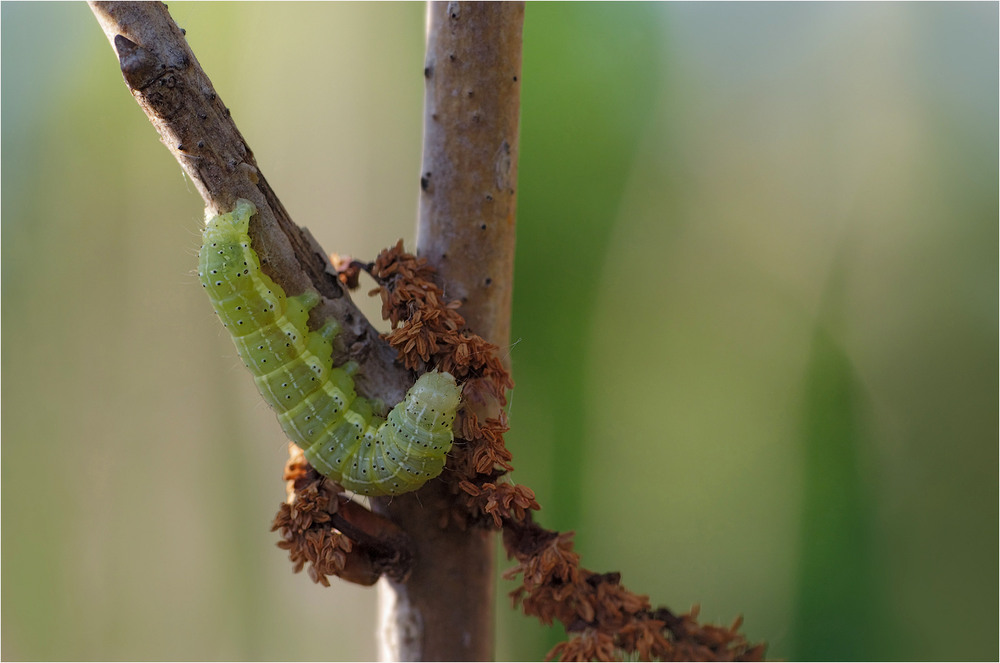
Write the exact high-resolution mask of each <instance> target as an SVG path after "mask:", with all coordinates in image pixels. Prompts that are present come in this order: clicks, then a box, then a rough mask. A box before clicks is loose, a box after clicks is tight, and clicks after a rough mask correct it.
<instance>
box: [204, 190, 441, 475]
mask: <svg viewBox="0 0 1000 663" xmlns="http://www.w3.org/2000/svg"><path fill="white" fill-rule="evenodd" d="M255 212H256V208H255V207H254V205H253V203H251V202H250V201H248V200H243V199H240V200H238V201H237V202H236V209H234V210H233V211H232V212H230V213H229V214H222V215H219V216H215V217H213V218H212V219H210V220H209V221H208V222H207V223H206V225H205V230H204V233H203V234H204V243H203V245H202V247H201V252H200V255H199V264H198V277H199V279H201V283H202V285H203V286H204V287H205V290H206V291H207V292H208V296H209V299H211V301H212V306H213V307H215V311H216V313H217V314H218V315H219V319H221V320H222V324H223V325H224V326H225V327H226V329H228V330H229V333H230V334H231V335H232V337H233V343H235V345H236V350H237V352H238V353H239V355H240V358H241V359H242V360H243V363H244V364H245V365H246V367H247V368H249V369H250V372H251V373H253V376H254V381H255V382H256V383H257V388H258V389H259V390H260V393H261V396H263V397H264V400H265V401H267V403H268V404H269V405H270V406H271V407H272V408H274V410H275V411H276V412H277V414H278V422H279V423H280V424H281V427H282V429H283V430H284V431H285V434H286V435H287V436H288V437H289V439H291V440H292V441H293V442H294V443H295V444H297V445H299V446H300V447H301V448H302V449H303V451H304V452H305V456H306V459H307V460H308V461H309V463H310V464H311V465H312V466H313V467H314V468H316V470H317V471H319V472H320V473H322V474H324V475H326V476H328V477H330V478H332V479H334V480H336V481H339V482H340V483H341V484H342V485H343V486H344V487H345V488H347V489H349V490H353V491H355V492H357V493H361V494H363V495H396V494H399V493H406V492H409V491H412V490H416V489H417V488H419V487H420V486H422V485H424V483H426V482H427V481H428V480H429V479H432V478H434V477H436V476H437V475H439V474H440V473H441V470H442V469H444V463H445V457H446V455H447V454H448V451H449V450H450V449H451V444H452V439H453V434H452V424H453V423H454V421H455V412H456V411H457V410H458V402H459V393H460V390H459V388H458V386H457V385H456V383H455V378H454V377H452V376H451V375H450V374H449V373H438V372H431V373H425V374H423V375H421V376H420V378H419V379H418V380H417V382H416V384H414V385H413V387H411V388H410V390H409V391H408V392H406V396H405V398H403V400H402V401H401V402H400V403H399V404H398V405H396V407H394V408H392V410H391V411H390V412H389V414H388V416H387V417H386V418H385V419H382V418H381V417H379V416H376V414H375V412H374V406H373V405H372V403H371V402H369V401H368V400H367V399H365V398H362V397H360V396H358V395H357V393H355V390H354V379H353V378H352V376H353V375H354V373H356V372H357V370H358V366H357V364H356V363H354V362H347V363H346V364H343V365H342V366H334V365H333V357H332V355H333V339H334V337H335V336H336V335H337V332H338V330H339V327H338V325H337V323H336V321H334V320H329V321H327V322H326V324H324V325H323V327H322V328H321V329H319V330H318V331H311V330H310V329H309V328H308V327H307V326H306V320H307V319H308V317H309V310H310V309H311V308H312V307H314V306H315V305H316V304H317V303H318V302H319V295H317V294H316V293H315V292H312V291H307V292H305V293H303V294H301V295H296V296H294V297H287V296H286V295H285V292H284V291H283V290H282V289H281V287H280V286H279V285H278V284H276V283H275V282H274V281H272V280H271V278H270V277H268V276H267V274H264V273H263V272H262V271H261V269H260V260H259V259H258V258H257V254H256V252H254V250H253V249H252V248H250V236H249V234H248V231H249V224H250V217H251V216H253V215H254V213H255Z"/></svg>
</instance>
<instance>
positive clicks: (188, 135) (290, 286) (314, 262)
mask: <svg viewBox="0 0 1000 663" xmlns="http://www.w3.org/2000/svg"><path fill="white" fill-rule="evenodd" d="M89 4H90V8H91V10H92V11H93V13H94V15H95V16H96V17H97V20H98V22H99V23H100V24H101V27H102V28H103V30H104V32H105V34H106V35H107V37H108V40H109V41H110V42H111V45H112V47H113V48H114V50H115V53H116V54H117V56H118V60H119V64H120V66H121V70H122V75H123V76H124V78H125V84H126V85H127V86H128V88H129V91H130V92H132V95H133V96H134V97H135V100H136V101H137V102H138V104H139V106H140V107H141V108H142V110H143V111H144V112H145V113H146V115H147V117H148V118H149V121H150V122H151V123H152V124H153V126H154V127H155V128H156V130H157V132H158V133H159V134H160V138H161V140H162V141H163V144H164V145H165V146H166V147H167V149H168V150H170V152H171V154H173V156H174V158H176V159H177V162H178V163H179V164H180V165H181V167H182V168H183V169H184V172H185V173H187V175H188V176H189V177H190V178H191V181H192V182H193V183H194V185H195V187H196V188H197V189H198V192H199V193H200V194H201V197H202V198H203V199H204V201H205V205H206V208H207V209H208V210H209V211H210V212H212V213H218V212H228V211H230V210H231V209H233V207H234V206H235V202H236V199H237V198H247V199H249V200H251V201H252V202H253V203H254V204H255V205H256V206H257V212H258V213H257V215H256V216H254V218H253V221H252V222H251V233H250V234H251V236H252V237H253V242H254V249H255V250H256V251H257V253H258V255H260V257H261V264H262V268H263V269H264V271H265V272H267V273H268V274H269V275H270V276H271V277H272V278H273V279H274V280H275V281H276V282H277V283H278V284H279V285H281V286H282V288H284V290H285V292H287V293H289V294H298V293H301V292H303V291H305V290H306V289H307V288H312V289H314V290H316V291H317V292H319V293H320V295H322V301H321V303H320V304H319V305H318V306H317V307H316V308H315V309H314V310H313V311H312V317H313V318H314V321H319V320H324V319H327V318H330V317H333V318H336V319H337V321H338V322H340V324H341V327H342V328H343V331H342V332H341V333H340V334H339V335H338V337H337V343H336V345H337V347H336V348H335V350H334V352H335V353H336V354H337V355H338V357H337V359H338V360H339V361H343V360H344V359H346V358H347V355H350V357H351V358H352V359H354V360H355V361H357V362H358V363H360V364H361V371H360V372H359V375H358V376H357V377H358V380H357V382H358V389H359V391H360V392H361V393H362V394H364V395H365V396H369V397H372V398H379V399H381V400H383V401H384V402H386V403H396V402H398V401H399V400H401V399H402V397H403V394H404V393H405V391H406V389H407V387H408V386H409V382H410V377H409V375H408V373H407V371H404V370H403V369H402V368H401V367H400V366H398V365H397V364H395V352H394V351H393V350H392V349H391V348H390V347H389V346H388V345H387V344H386V343H384V342H383V341H382V340H381V339H380V338H379V336H378V333H377V332H376V331H375V329H374V328H373V327H372V326H371V325H370V324H369V323H368V321H367V320H366V319H365V317H364V315H362V314H361V312H360V311H359V310H358V309H357V308H356V307H355V305H354V303H353V302H352V301H351V298H350V297H349V296H348V295H347V293H346V291H345V290H344V289H343V288H342V287H341V285H340V282H339V281H338V280H337V278H336V275H335V274H334V272H333V269H332V267H331V266H330V261H329V259H328V257H327V254H326V252H325V251H323V249H322V248H321V247H320V246H319V245H318V244H317V243H316V241H315V240H314V239H313V238H312V235H311V234H310V233H309V232H308V231H307V230H305V229H302V228H299V227H298V226H297V225H295V223H294V222H293V221H292V220H291V217H290V216H289V214H288V212H287V210H285V207H284V206H283V205H282V204H281V201H280V200H279V199H278V197H277V195H276V194H275V193H274V191H273V190H272V189H271V187H270V185H268V183H267V180H266V179H264V175H263V173H261V171H260V169H259V168H258V167H257V162H256V159H255V158H254V155H253V151H252V150H251V149H250V148H249V146H248V145H247V143H246V141H245V140H244V138H243V135H242V134H241V133H240V131H239V129H238V128H237V127H236V124H235V122H233V119H232V116H231V114H230V111H229V109H228V108H227V107H226V106H225V104H224V103H223V102H222V99H221V98H220V97H219V95H218V94H217V93H216V92H215V88H214V87H213V86H212V82H211V80H209V78H208V76H207V75H206V74H205V72H204V71H203V70H202V68H201V65H200V64H199V63H198V59H197V58H196V57H195V56H194V53H193V52H192V51H191V48H190V47H189V46H188V43H187V40H186V39H185V38H184V33H183V31H182V30H181V29H180V28H179V27H178V26H177V24H176V23H175V22H174V20H173V19H172V18H171V17H170V14H169V12H168V11H167V7H166V5H164V4H162V3H160V2H90V3H89Z"/></svg>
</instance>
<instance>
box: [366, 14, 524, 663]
mask: <svg viewBox="0 0 1000 663" xmlns="http://www.w3.org/2000/svg"><path fill="white" fill-rule="evenodd" d="M523 22H524V5H523V3H520V2H512V3H501V2H488V3H473V2H447V3H446V2H434V3H431V4H430V5H429V8H428V31H427V57H426V61H425V63H424V77H425V79H426V94H425V102H424V154H423V164H422V171H421V178H420V185H421V204H420V218H419V223H418V226H417V251H418V253H419V254H420V255H421V256H423V257H425V258H427V259H428V260H429V262H430V263H431V264H432V265H434V266H435V267H437V269H438V270H439V273H440V275H441V282H442V284H443V286H444V288H445V293H446V295H447V296H448V298H449V299H459V300H461V301H462V304H463V305H462V308H461V309H460V312H461V313H462V315H463V316H464V317H465V319H466V321H467V323H468V326H469V328H470V329H471V330H472V331H475V332H476V333H477V334H479V335H480V336H482V337H484V338H485V339H487V340H488V341H490V342H492V343H494V344H496V345H498V346H500V347H506V345H507V344H508V342H509V336H510V303H511V291H512V287H513V271H514V220H515V208H516V202H517V193H516V184H517V156H518V136H519V117H520V98H521V95H520V89H521V88H520V85H521V81H520V79H521V28H522V25H523ZM493 416H496V413H494V415H493ZM449 499H450V496H449V495H447V494H446V491H445V487H444V483H442V482H440V481H432V482H430V483H429V484H428V485H427V486H425V487H424V489H422V490H420V491H418V492H417V493H411V494H407V495H402V496H399V497H396V498H394V499H392V500H379V501H378V502H379V503H378V504H376V505H375V508H376V509H378V510H380V511H382V512H384V513H388V514H389V515H390V516H391V517H392V519H393V520H394V521H395V522H397V523H399V524H400V525H402V526H403V527H404V528H405V529H406V530H407V531H408V532H409V533H410V535H411V536H412V537H413V539H414V541H416V542H417V544H416V545H417V559H416V563H415V566H414V570H413V573H412V575H411V577H410V578H409V580H408V581H407V582H406V583H395V582H391V581H388V580H383V581H382V582H381V585H380V599H381V601H382V604H383V605H382V611H381V612H382V614H381V619H382V629H383V637H382V638H381V642H382V647H383V648H382V653H381V654H382V658H383V659H384V660H490V659H491V658H492V657H493V622H494V615H493V604H494V600H493V596H494V572H493V568H494V549H495V545H494V544H495V539H494V536H493V533H492V532H491V531H487V530H481V529H474V530H471V531H460V530H458V529H456V528H454V527H450V528H447V529H442V516H446V515H447V508H448V503H449Z"/></svg>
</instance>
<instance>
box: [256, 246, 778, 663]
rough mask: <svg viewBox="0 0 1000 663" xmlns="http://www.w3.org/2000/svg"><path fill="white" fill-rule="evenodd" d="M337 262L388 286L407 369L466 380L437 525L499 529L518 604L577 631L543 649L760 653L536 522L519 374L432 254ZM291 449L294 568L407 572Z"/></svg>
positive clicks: (317, 574)
mask: <svg viewBox="0 0 1000 663" xmlns="http://www.w3.org/2000/svg"><path fill="white" fill-rule="evenodd" d="M339 267H340V271H341V274H342V277H343V278H342V280H343V281H344V282H345V283H347V284H349V285H355V284H356V283H357V275H358V271H359V269H361V268H364V269H366V271H369V272H370V273H371V275H372V276H373V277H374V278H375V280H376V281H377V282H378V284H379V286H380V287H379V288H378V289H376V290H373V291H372V294H374V293H378V294H379V295H380V296H381V298H382V315H383V317H384V318H385V319H387V320H389V321H390V322H391V323H392V331H391V332H390V333H389V334H388V335H387V336H386V340H387V341H388V342H389V343H390V344H391V345H392V346H393V347H394V348H396V350H397V351H398V352H399V356H400V359H401V361H402V362H403V364H404V365H405V366H406V367H408V368H410V369H413V370H418V371H423V370H430V369H434V368H436V369H438V370H442V371H448V372H450V373H451V374H452V375H454V376H455V377H456V378H457V379H458V381H459V382H460V383H461V384H462V385H463V390H462V400H463V403H464V407H463V410H462V412H461V413H460V415H459V417H458V419H457V421H456V425H455V433H456V437H457V438H459V441H457V442H456V444H455V446H454V447H453V448H452V451H451V453H450V454H449V458H448V464H447V469H446V470H445V472H444V473H443V474H442V476H441V478H442V480H443V481H445V482H446V483H447V484H448V486H449V487H450V489H451V492H452V494H453V495H455V498H456V499H455V500H454V502H453V504H452V507H453V508H452V512H451V513H450V514H447V515H446V517H445V518H444V519H443V521H442V523H441V524H442V526H447V525H449V524H452V525H458V526H461V527H467V526H470V525H479V526H486V527H492V528H496V529H503V534H504V545H505V547H506V549H507V553H508V555H509V556H511V557H513V558H515V559H516V560H517V565H516V566H515V567H513V568H512V569H510V570H509V571H507V572H506V573H505V577H507V578H508V579H514V578H516V577H518V576H521V585H520V586H519V587H518V588H517V589H515V590H514V591H513V592H512V593H511V597H512V599H513V601H514V605H515V606H516V605H520V606H521V608H522V609H523V610H524V612H525V614H527V615H532V616H535V617H537V618H538V619H539V620H540V621H541V622H542V623H544V624H552V623H553V621H556V620H558V621H560V622H561V623H562V624H563V625H564V626H565V628H566V630H567V632H569V633H570V637H569V639H568V640H567V641H565V642H562V643H560V644H559V645H557V646H556V647H555V648H554V649H553V650H552V651H551V652H549V655H548V659H550V660H551V659H558V660H561V661H589V660H596V661H612V660H622V659H623V658H626V657H632V658H635V657H638V658H639V659H641V660H665V661H667V660H669V661H675V660H677V661H679V660H704V661H736V660H745V661H755V660H763V657H764V653H765V648H766V647H765V645H763V644H758V645H751V644H750V643H748V642H747V641H746V639H745V638H744V637H743V636H742V635H741V634H740V633H739V627H740V625H741V620H740V619H737V620H736V621H735V622H734V623H733V624H732V625H731V626H730V627H728V628H725V627H719V626H712V625H701V624H699V623H698V620H697V617H698V608H697V606H696V607H695V608H693V609H692V610H691V611H690V612H689V613H687V614H685V615H681V616H676V615H674V613H672V612H671V611H670V610H668V609H666V608H656V609H654V608H652V607H651V606H650V604H649V598H648V597H646V596H643V595H639V594H634V593H632V592H630V591H629V590H628V589H626V588H625V587H624V586H622V584H621V582H620V577H619V574H617V573H605V574H597V573H594V572H592V571H589V570H587V569H585V568H583V567H581V566H580V557H579V555H578V554H577V553H575V552H573V533H572V532H564V533H559V532H553V531H549V530H546V529H543V528H542V527H540V526H539V525H537V524H536V523H535V522H534V521H533V519H532V517H531V512H532V511H534V510H538V509H539V508H540V507H539V505H538V503H537V502H536V501H535V495H534V493H533V492H532V491H531V489H529V488H527V487H526V486H519V485H516V484H513V483H510V482H509V481H507V480H504V479H503V476H504V475H505V474H506V473H507V472H509V471H511V470H512V469H513V466H512V465H511V454H510V452H509V451H508V450H507V448H506V447H505V446H504V440H503V434H504V433H505V432H506V431H507V430H508V427H507V419H506V415H505V413H504V412H503V406H504V405H506V402H507V401H506V391H507V390H508V389H510V388H511V387H513V382H512V381H511V378H510V375H509V374H508V373H507V371H506V370H505V369H504V367H503V365H502V363H501V362H500V361H499V359H497V356H496V350H497V348H496V346H494V345H492V344H490V343H488V342H486V341H485V340H484V339H482V338H480V337H479V336H476V335H475V334H471V333H469V332H468V331H467V330H465V329H464V327H465V320H464V319H463V318H462V316H461V315H460V314H459V313H458V311H457V309H458V307H459V303H458V302H446V301H445V300H444V297H443V293H442V290H441V289H440V287H439V286H437V285H436V284H435V283H434V269H433V268H432V267H431V266H430V265H428V264H427V262H426V261H425V260H423V259H421V258H417V257H416V256H413V255H411V254H408V253H406V252H404V251H403V247H402V241H400V242H399V243H398V244H396V246H394V247H392V248H391V249H387V250H385V251H383V252H382V253H381V254H380V255H379V257H378V258H377V260H376V261H375V262H374V263H373V264H372V265H367V266H361V265H360V264H359V263H357V262H355V261H350V260H349V259H343V260H341V261H340V262H339ZM497 413H498V414H497ZM290 447H291V449H293V450H294V449H295V447H294V446H293V445H290ZM296 451H297V450H296ZM296 451H293V452H292V459H291V460H290V461H289V464H288V466H287V468H286V476H285V478H286V480H288V487H289V493H290V498H289V502H288V503H286V504H283V505H282V507H281V511H279V513H278V516H277V517H276V519H275V523H274V529H277V530H280V531H281V532H282V536H283V540H282V542H281V543H279V545H280V546H281V547H283V548H285V549H287V550H288V551H289V555H290V557H291V559H292V561H293V563H294V564H295V565H296V571H298V570H301V569H302V568H303V567H304V565H306V564H309V565H310V567H309V574H310V577H312V578H313V580H315V581H316V582H320V583H322V584H324V585H327V584H328V580H327V579H326V576H328V575H339V576H341V577H343V578H345V579H347V580H351V581H353V582H360V583H361V584H371V583H373V582H375V580H376V579H377V578H378V576H379V574H383V573H384V574H388V575H391V576H394V577H397V578H398V577H401V576H402V575H405V572H406V570H407V569H408V565H409V554H410V553H409V548H408V545H407V542H406V539H405V535H403V534H402V532H401V531H400V530H398V528H396V527H395V526H394V525H393V524H392V523H391V522H389V521H388V520H385V519H384V518H381V517H380V516H376V515H375V514H372V513H371V512H368V511H366V510H364V509H363V508H361V507H360V506H359V505H357V504H356V503H354V502H351V501H349V500H347V499H346V498H344V497H343V496H341V495H339V492H340V487H339V486H337V485H336V484H335V483H333V482H332V481H330V480H328V479H324V478H323V477H321V476H319V475H318V474H316V473H315V471H314V470H312V469H311V468H309V466H308V464H307V463H306V462H305V460H304V459H303V458H302V457H301V453H298V454H297V453H296ZM359 510H360V511H364V512H365V514H367V515H364V514H361V513H359V512H358V511H359ZM362 548H364V550H363V552H364V554H359V552H360V551H361V549H362Z"/></svg>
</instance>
